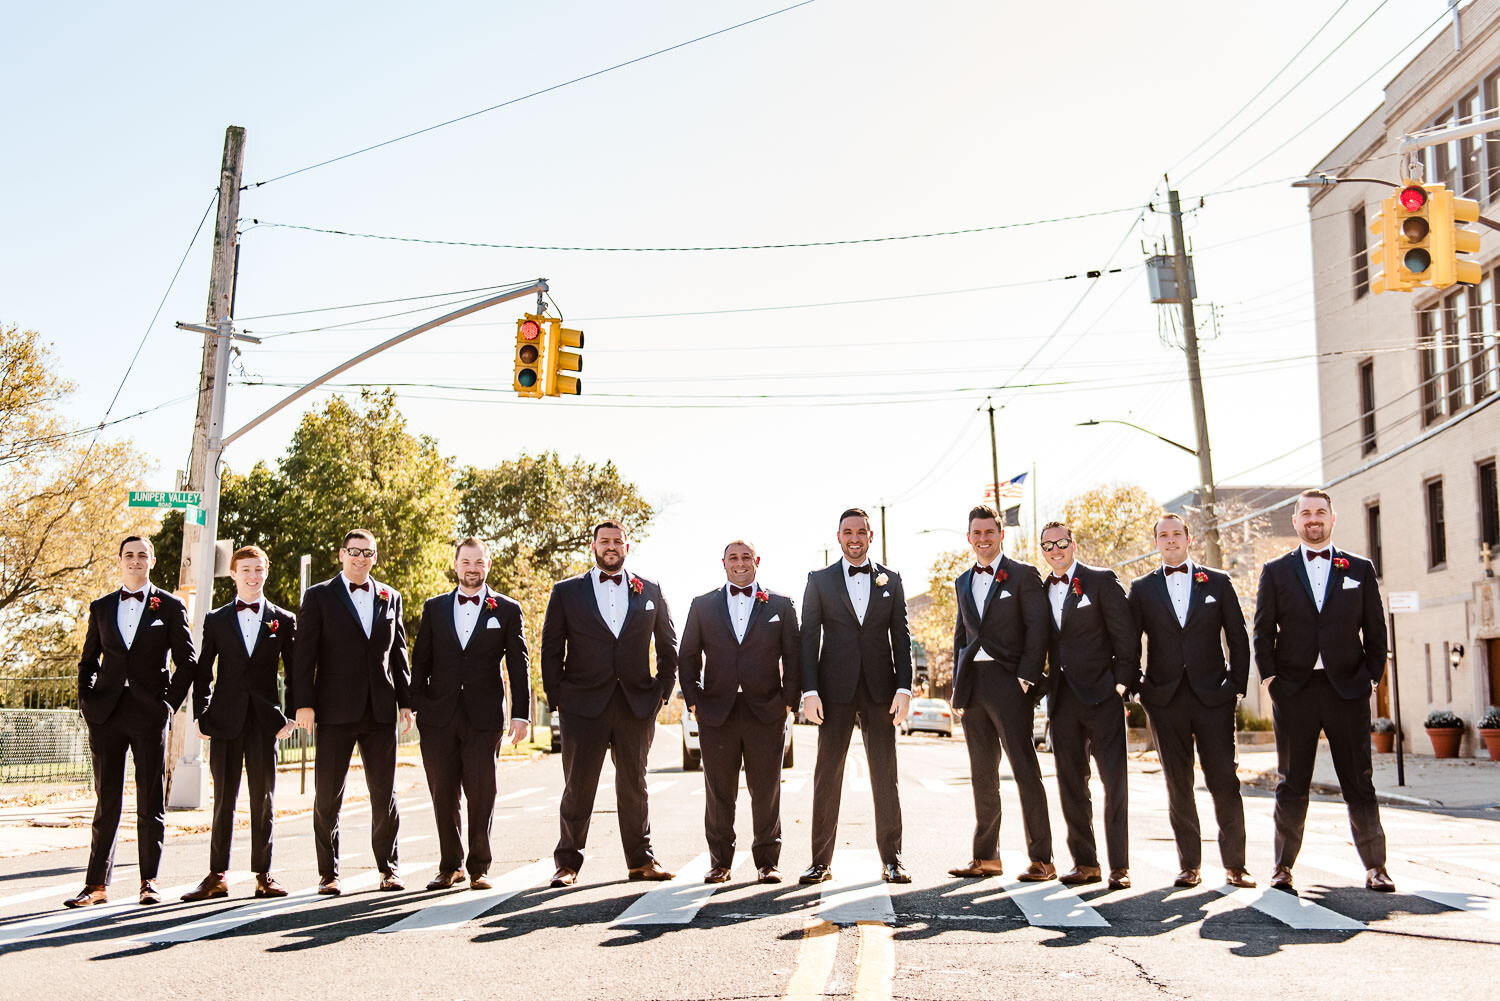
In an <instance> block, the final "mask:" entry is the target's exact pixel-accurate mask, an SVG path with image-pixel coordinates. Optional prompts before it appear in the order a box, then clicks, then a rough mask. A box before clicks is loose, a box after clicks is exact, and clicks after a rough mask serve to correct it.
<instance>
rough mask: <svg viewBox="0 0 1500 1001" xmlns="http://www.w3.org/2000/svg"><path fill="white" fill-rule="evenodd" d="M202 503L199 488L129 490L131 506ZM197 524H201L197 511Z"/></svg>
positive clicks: (191, 505)
mask: <svg viewBox="0 0 1500 1001" xmlns="http://www.w3.org/2000/svg"><path fill="white" fill-rule="evenodd" d="M202 505H203V492H202V491H200V490H177V491H167V490H132V491H130V506H131V507H185V508H201V507H202ZM197 524H199V525H201V524H203V515H202V512H201V511H200V512H199V515H198V522H197Z"/></svg>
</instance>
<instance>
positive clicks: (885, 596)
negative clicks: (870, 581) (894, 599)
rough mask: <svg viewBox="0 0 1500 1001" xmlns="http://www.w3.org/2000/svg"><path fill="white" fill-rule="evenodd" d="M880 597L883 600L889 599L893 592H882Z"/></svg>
mask: <svg viewBox="0 0 1500 1001" xmlns="http://www.w3.org/2000/svg"><path fill="white" fill-rule="evenodd" d="M880 596H881V597H882V598H889V597H890V596H891V592H889V591H881V592H880Z"/></svg>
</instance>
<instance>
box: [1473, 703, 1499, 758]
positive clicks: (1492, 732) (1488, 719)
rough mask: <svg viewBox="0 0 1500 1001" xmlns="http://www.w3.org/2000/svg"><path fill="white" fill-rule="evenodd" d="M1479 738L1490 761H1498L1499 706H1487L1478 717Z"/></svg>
mask: <svg viewBox="0 0 1500 1001" xmlns="http://www.w3.org/2000/svg"><path fill="white" fill-rule="evenodd" d="M1478 726H1479V736H1481V737H1483V738H1484V746H1485V747H1486V748H1487V749H1488V750H1489V752H1490V760H1491V761H1500V706H1489V707H1487V708H1486V709H1485V710H1484V715H1483V716H1481V717H1479V724H1478Z"/></svg>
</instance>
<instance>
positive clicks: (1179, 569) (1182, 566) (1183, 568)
mask: <svg viewBox="0 0 1500 1001" xmlns="http://www.w3.org/2000/svg"><path fill="white" fill-rule="evenodd" d="M1162 572H1163V573H1187V572H1188V565H1187V564H1186V563H1179V564H1177V565H1176V566H1175V567H1169V566H1165V565H1164V566H1163V567H1162Z"/></svg>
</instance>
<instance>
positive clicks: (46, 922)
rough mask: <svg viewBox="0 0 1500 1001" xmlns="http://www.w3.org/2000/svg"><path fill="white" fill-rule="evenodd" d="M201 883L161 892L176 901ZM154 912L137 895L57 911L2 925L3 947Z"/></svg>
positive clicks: (241, 877) (0, 931) (242, 875)
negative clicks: (142, 903) (139, 900)
mask: <svg viewBox="0 0 1500 1001" xmlns="http://www.w3.org/2000/svg"><path fill="white" fill-rule="evenodd" d="M235 878H238V879H253V878H254V877H252V876H250V875H249V874H248V873H241V874H240V875H239V876H237V877H235ZM197 885H198V884H197V883H196V882H193V883H183V884H182V885H180V886H169V887H167V888H166V889H165V890H162V891H161V897H162V899H163V900H175V899H176V898H177V897H180V896H182V895H183V894H184V893H187V892H188V891H189V890H191V889H194V888H195V887H197ZM153 912H154V908H152V907H149V906H147V907H142V906H141V904H140V903H139V902H138V901H137V900H136V895H135V894H134V893H130V894H127V896H126V899H122V900H120V902H119V903H114V904H95V905H94V906H92V907H78V908H74V909H71V910H61V911H56V912H54V913H51V914H43V915H41V916H39V917H35V918H28V919H27V920H25V921H17V922H16V923H15V924H9V925H0V945H8V944H9V943H11V942H19V941H20V940H21V939H25V938H31V937H32V936H34V935H45V934H47V933H49V932H55V931H61V930H62V929H64V928H72V927H73V926H75V925H81V924H88V923H89V922H92V921H113V920H115V919H116V918H130V917H142V916H145V915H149V914H151V913H153Z"/></svg>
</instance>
